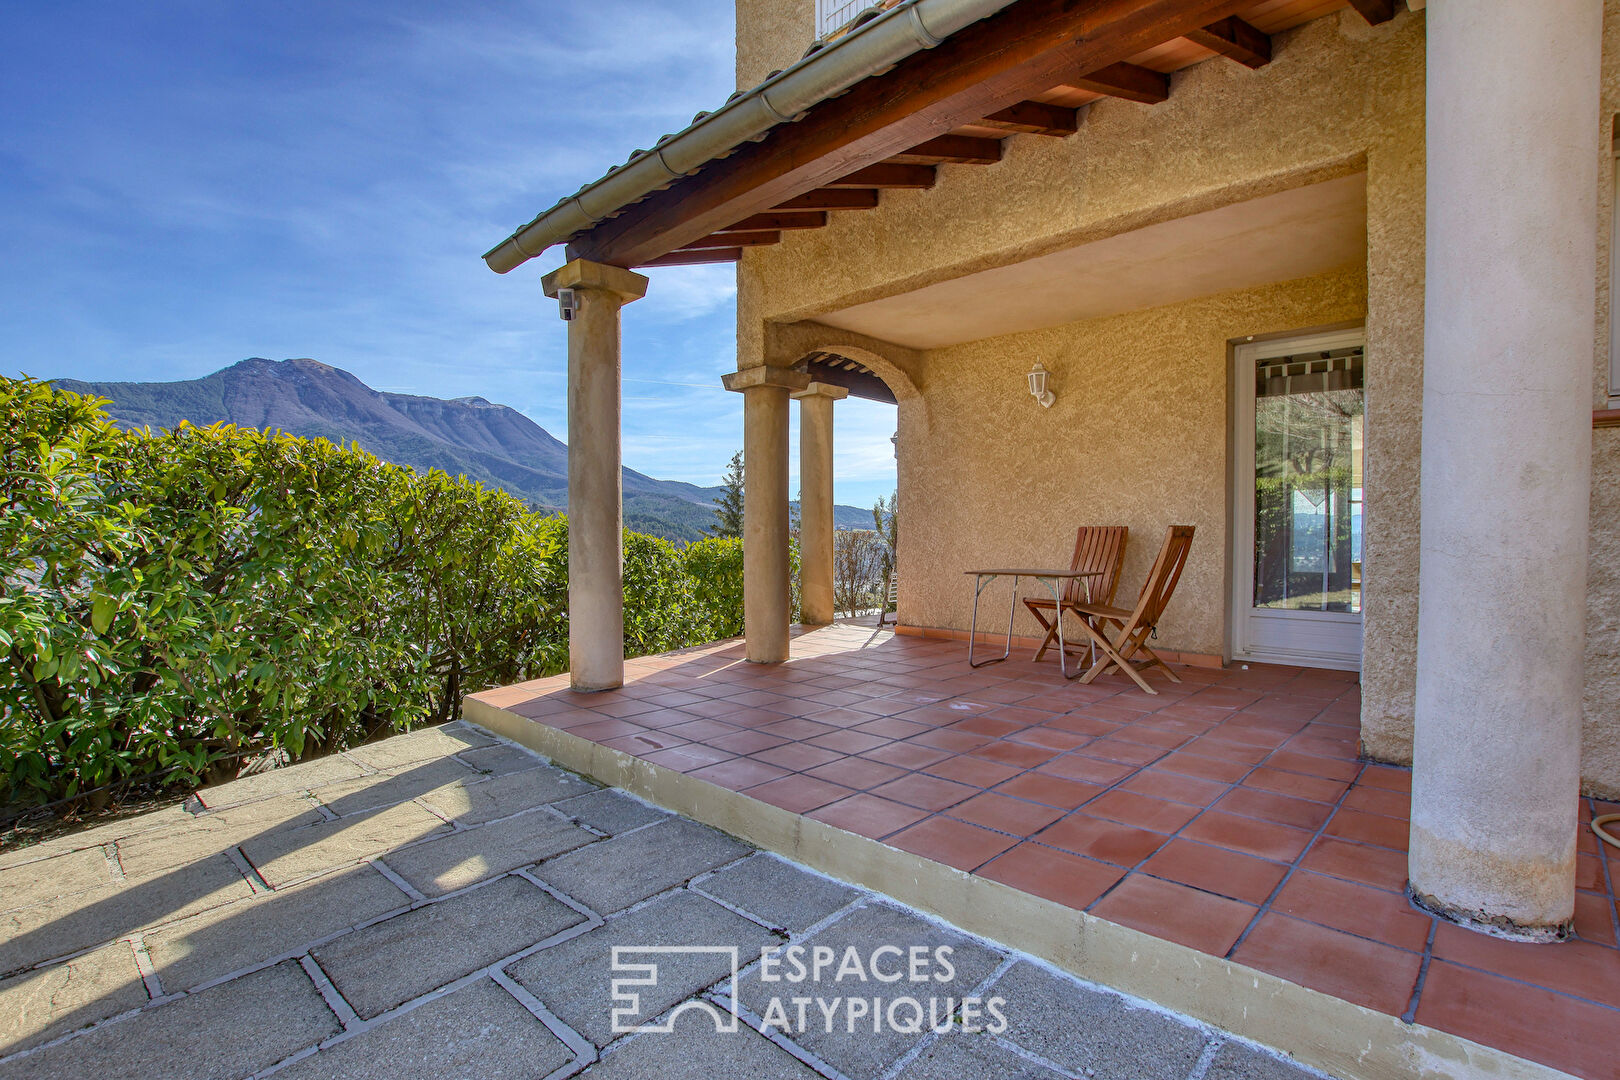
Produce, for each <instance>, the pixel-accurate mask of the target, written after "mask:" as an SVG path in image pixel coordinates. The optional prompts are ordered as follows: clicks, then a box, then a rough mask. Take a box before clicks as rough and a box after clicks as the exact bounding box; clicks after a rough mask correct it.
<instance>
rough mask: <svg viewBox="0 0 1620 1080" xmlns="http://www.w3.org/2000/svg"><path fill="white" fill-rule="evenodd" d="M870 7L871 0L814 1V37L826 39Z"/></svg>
mask: <svg viewBox="0 0 1620 1080" xmlns="http://www.w3.org/2000/svg"><path fill="white" fill-rule="evenodd" d="M871 6H872V0H816V37H818V38H824V37H826V36H827V35H828V34H830V33H832V32H833V31H834V30H837V29H839V28H840V27H842V26H843V25H844V24H845V23H847V22H849V21H850V20H851V19H853V18H854V17H855V16H857V15H859V14H860V13H861V12H862V11H864V10H866V9H867V8H869V7H871Z"/></svg>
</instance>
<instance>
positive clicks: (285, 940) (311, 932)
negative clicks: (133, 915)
mask: <svg viewBox="0 0 1620 1080" xmlns="http://www.w3.org/2000/svg"><path fill="white" fill-rule="evenodd" d="M410 902H411V898H410V897H409V896H407V895H406V894H405V893H404V892H403V891H401V890H400V888H399V886H397V885H395V884H394V883H393V882H392V881H389V880H388V879H387V878H386V877H384V876H383V875H382V874H381V873H379V872H378V871H377V870H375V869H373V868H372V867H370V866H357V867H354V868H352V869H349V870H338V871H334V872H333V873H331V874H327V875H324V876H322V877H318V878H316V879H315V880H314V881H309V882H306V883H304V884H302V885H295V886H293V887H292V888H290V889H277V890H276V891H275V892H272V893H269V894H266V895H264V896H260V897H257V898H255V899H252V900H244V901H242V902H240V903H236V904H230V905H228V906H226V907H217V908H211V909H210V910H208V911H205V912H203V913H201V914H199V915H194V916H192V917H191V918H189V919H181V920H180V921H178V922H173V923H169V924H168V925H166V926H163V927H162V928H160V929H157V930H153V931H149V932H148V933H147V934H146V935H145V941H146V950H147V954H148V955H149V956H150V957H151V959H152V965H153V968H154V969H155V971H156V972H157V976H158V978H159V980H161V982H162V984H163V987H164V989H165V990H166V991H175V990H188V989H190V988H192V987H194V986H198V985H201V984H202V983H205V982H209V981H211V980H213V979H218V978H221V977H222V976H225V975H229V974H230V973H231V972H233V971H239V970H241V969H242V968H245V967H249V966H251V965H253V964H258V963H263V962H264V961H266V960H270V959H273V958H274V957H277V956H280V955H282V954H284V953H287V952H289V951H291V950H293V949H297V948H299V947H301V946H305V945H308V944H310V943H311V942H314V941H318V940H320V939H321V938H323V937H327V936H329V935H331V934H335V933H337V932H338V931H340V930H344V929H347V928H348V927H351V926H355V925H357V924H359V923H362V922H365V921H367V920H369V919H375V918H376V917H378V916H379V915H383V914H386V913H387V912H389V911H392V910H394V909H395V908H403V907H405V906H406V905H408V904H409V903H410Z"/></svg>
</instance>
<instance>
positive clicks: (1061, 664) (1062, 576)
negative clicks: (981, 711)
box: [963, 567, 1103, 679]
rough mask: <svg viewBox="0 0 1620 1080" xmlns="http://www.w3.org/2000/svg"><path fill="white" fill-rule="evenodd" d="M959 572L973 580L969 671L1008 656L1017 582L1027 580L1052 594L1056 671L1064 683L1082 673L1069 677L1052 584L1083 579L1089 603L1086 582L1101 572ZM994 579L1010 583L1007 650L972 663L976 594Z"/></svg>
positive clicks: (1060, 604)
mask: <svg viewBox="0 0 1620 1080" xmlns="http://www.w3.org/2000/svg"><path fill="white" fill-rule="evenodd" d="M963 572H964V573H968V574H972V575H973V577H974V581H973V621H972V623H971V625H970V627H969V629H968V666H969V667H976V668H980V667H984V666H986V665H987V664H999V663H1001V661H1003V660H1005V659H1007V658H1008V657H1009V656H1011V655H1012V639H1013V619H1014V618H1015V617H1016V616H1017V615H1018V579H1019V578H1026V577H1027V578H1034V579H1036V580H1037V581H1039V582H1040V583H1041V584H1042V585H1045V586H1046V588H1047V591H1048V592H1050V593H1051V594H1052V602H1053V603H1054V604H1056V605H1057V636H1058V670H1059V671H1060V672H1062V674H1063V677H1064V678H1065V679H1074V678H1078V677H1079V676H1080V675H1082V674H1083V673H1084V671H1085V669H1084V668H1082V669H1080V670H1079V671H1076V672H1075V673H1074V674H1073V675H1070V674H1069V665H1068V650H1067V644H1068V643H1067V642H1066V641H1065V639H1064V637H1063V597H1062V596H1061V595H1060V594H1059V592H1058V588H1057V584H1056V583H1057V582H1059V581H1074V580H1076V579H1083V580H1084V581H1085V586H1086V599H1087V600H1088V601H1089V600H1090V599H1091V581H1090V579H1091V578H1097V577H1102V576H1103V571H1101V570H1031V569H1029V568H1027V567H1020V568H1012V569H1007V568H998V569H994V570H966V571H963ZM998 577H1010V578H1012V579H1013V583H1012V600H1011V601H1010V602H1009V604H1008V607H1007V647H1006V649H1005V650H1003V652H1002V654H1001V655H1000V656H993V657H991V658H990V659H988V660H979V661H977V662H975V661H974V659H973V646H974V645H975V644H976V643H977V641H978V636H979V594H980V593H982V592H984V589H985V586H986V585H989V584H990V583H991V582H992V581H994V580H996V578H998Z"/></svg>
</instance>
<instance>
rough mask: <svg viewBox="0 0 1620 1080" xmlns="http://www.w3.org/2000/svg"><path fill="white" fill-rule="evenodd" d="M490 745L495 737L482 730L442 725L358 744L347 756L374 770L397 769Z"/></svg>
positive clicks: (462, 725) (461, 725)
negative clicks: (361, 744) (379, 740)
mask: <svg viewBox="0 0 1620 1080" xmlns="http://www.w3.org/2000/svg"><path fill="white" fill-rule="evenodd" d="M493 745H495V740H494V739H492V738H490V737H489V736H488V735H485V734H484V733H483V732H481V731H474V730H473V729H472V728H469V727H467V726H465V725H464V724H445V725H443V726H441V727H430V728H422V729H421V730H419V731H413V732H411V733H410V734H408V735H395V736H394V737H393V738H391V739H383V740H382V741H381V742H374V743H367V744H366V745H364V746H357V747H355V748H354V749H353V750H350V751H348V753H347V756H348V757H350V758H353V759H354V760H355V761H358V762H360V763H361V764H363V765H369V766H370V767H371V768H373V769H398V768H400V767H401V766H404V765H410V764H413V763H415V762H418V761H432V760H434V759H436V758H442V757H447V756H449V755H450V754H454V753H456V752H458V751H461V750H470V749H473V748H475V747H480V746H493Z"/></svg>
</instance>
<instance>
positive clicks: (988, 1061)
mask: <svg viewBox="0 0 1620 1080" xmlns="http://www.w3.org/2000/svg"><path fill="white" fill-rule="evenodd" d="M1072 1075H1074V1074H1073V1073H1064V1072H1058V1071H1057V1070H1055V1069H1050V1068H1048V1067H1047V1066H1046V1065H1044V1064H1042V1063H1040V1062H1037V1061H1033V1060H1031V1059H1030V1058H1029V1057H1026V1056H1024V1055H1022V1054H1020V1053H1018V1052H1017V1051H1015V1050H1013V1049H1011V1048H1010V1047H1009V1046H1008V1045H1007V1044H1006V1043H1001V1042H997V1041H996V1040H995V1039H993V1038H991V1037H990V1036H988V1035H982V1034H981V1035H961V1034H950V1035H946V1036H944V1037H942V1038H939V1039H936V1040H935V1041H933V1042H931V1043H926V1044H925V1045H924V1046H923V1047H922V1049H921V1050H920V1051H919V1052H918V1054H917V1056H916V1057H914V1058H912V1059H911V1060H910V1061H909V1062H907V1063H906V1064H905V1066H904V1067H902V1068H901V1070H900V1071H899V1072H898V1073H896V1074H895V1078H894V1080H978V1078H993V1080H1065V1078H1066V1077H1069V1076H1072ZM1142 1080H1149V1078H1148V1077H1147V1076H1145V1075H1144V1076H1143V1077H1142Z"/></svg>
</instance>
